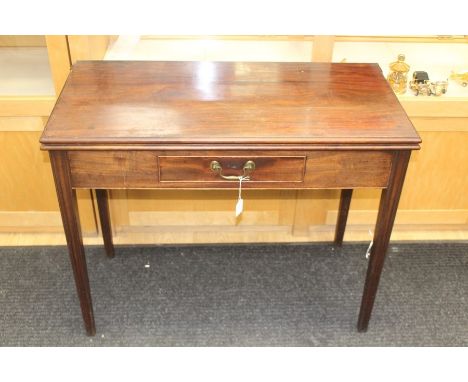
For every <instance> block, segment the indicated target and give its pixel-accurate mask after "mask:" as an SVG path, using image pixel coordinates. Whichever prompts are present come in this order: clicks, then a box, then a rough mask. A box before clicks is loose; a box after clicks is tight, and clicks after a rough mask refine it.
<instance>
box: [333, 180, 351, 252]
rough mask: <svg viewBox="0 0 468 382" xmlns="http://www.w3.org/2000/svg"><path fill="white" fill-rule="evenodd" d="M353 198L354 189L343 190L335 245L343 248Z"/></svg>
mask: <svg viewBox="0 0 468 382" xmlns="http://www.w3.org/2000/svg"><path fill="white" fill-rule="evenodd" d="M352 196H353V190H352V189H345V190H341V196H340V205H339V207H338V220H337V222H336V229H335V240H334V242H335V245H339V246H341V245H342V244H343V237H344V233H345V228H346V221H347V220H348V212H349V206H350V204H351V197H352Z"/></svg>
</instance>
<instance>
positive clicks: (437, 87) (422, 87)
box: [387, 54, 468, 96]
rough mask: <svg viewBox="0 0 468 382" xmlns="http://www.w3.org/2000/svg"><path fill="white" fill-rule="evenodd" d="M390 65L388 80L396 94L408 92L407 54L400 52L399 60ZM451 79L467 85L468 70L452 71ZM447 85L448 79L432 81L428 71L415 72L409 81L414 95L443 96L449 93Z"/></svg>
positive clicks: (408, 67)
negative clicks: (461, 71)
mask: <svg viewBox="0 0 468 382" xmlns="http://www.w3.org/2000/svg"><path fill="white" fill-rule="evenodd" d="M389 66H390V73H389V74H388V76H387V81H388V82H389V83H390V86H391V87H392V89H393V91H394V92H395V93H396V94H404V93H406V88H407V84H408V72H409V70H410V66H409V65H408V64H407V63H406V62H405V55H404V54H399V55H398V60H397V61H395V62H392V63H391V64H390V65H389ZM450 79H451V80H454V81H456V82H458V83H459V84H460V85H461V86H463V87H466V86H467V85H468V72H464V73H454V72H452V74H451V75H450ZM447 87H448V79H447V80H445V81H430V80H429V75H428V74H427V72H423V71H416V72H413V78H412V80H411V81H409V88H410V90H411V91H412V92H413V94H414V95H424V96H430V95H434V96H441V95H442V94H445V93H447Z"/></svg>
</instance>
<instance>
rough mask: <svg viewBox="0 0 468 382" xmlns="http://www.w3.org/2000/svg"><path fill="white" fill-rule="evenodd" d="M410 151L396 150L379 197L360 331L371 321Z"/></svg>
mask: <svg viewBox="0 0 468 382" xmlns="http://www.w3.org/2000/svg"><path fill="white" fill-rule="evenodd" d="M410 155H411V152H410V151H399V152H397V153H396V154H395V157H394V159H393V164H392V172H391V174H390V179H389V184H388V187H387V188H386V189H384V190H383V191H382V196H381V198H380V206H379V213H378V216H377V223H376V226H375V233H374V244H373V246H372V250H371V253H370V258H369V265H368V267H367V276H366V282H365V284H364V292H363V295H362V301H361V310H360V312H359V319H358V325H357V327H358V331H360V332H365V331H366V330H367V326H368V324H369V319H370V316H371V313H372V307H373V305H374V300H375V295H376V293H377V287H378V285H379V280H380V274H381V272H382V268H383V265H384V261H385V256H386V254H387V249H388V244H389V242H390V235H391V233H392V228H393V222H394V221H395V215H396V212H397V208H398V202H399V200H400V194H401V190H402V188H403V182H404V179H405V174H406V169H407V167H408V161H409V158H410Z"/></svg>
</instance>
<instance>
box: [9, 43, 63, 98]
mask: <svg viewBox="0 0 468 382" xmlns="http://www.w3.org/2000/svg"><path fill="white" fill-rule="evenodd" d="M4 37H5V36H4ZM11 37H13V36H11ZM12 41H13V42H12ZM15 41H21V40H20V36H18V38H17V39H16V40H15V39H13V38H12V39H5V38H4V39H3V40H2V41H0V42H2V43H3V44H0V97H2V96H3V97H4V96H7V97H8V96H14V97H28V96H53V95H55V90H54V84H53V81H52V75H51V71H50V66H49V58H48V53H47V47H46V46H45V41H44V45H43V46H24V45H22V44H21V42H19V43H18V44H17V45H16V46H14V44H15ZM5 44H6V45H5ZM31 45H32V44H31ZM36 45H38V44H36Z"/></svg>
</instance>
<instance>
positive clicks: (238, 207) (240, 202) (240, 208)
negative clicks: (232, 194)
mask: <svg viewBox="0 0 468 382" xmlns="http://www.w3.org/2000/svg"><path fill="white" fill-rule="evenodd" d="M248 179H249V177H248V176H246V177H244V176H239V196H238V197H237V203H236V218H237V217H238V216H239V215H240V214H241V213H242V211H243V210H244V200H243V199H242V181H243V180H248Z"/></svg>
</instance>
